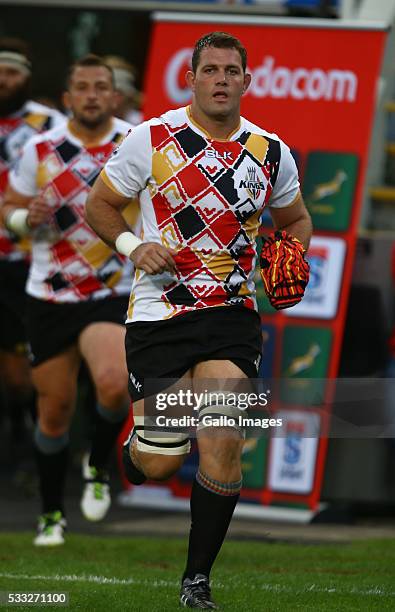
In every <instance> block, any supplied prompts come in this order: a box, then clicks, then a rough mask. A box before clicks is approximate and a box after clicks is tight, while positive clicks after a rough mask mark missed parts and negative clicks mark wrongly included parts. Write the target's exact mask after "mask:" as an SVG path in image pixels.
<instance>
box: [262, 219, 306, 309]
mask: <svg viewBox="0 0 395 612" xmlns="http://www.w3.org/2000/svg"><path fill="white" fill-rule="evenodd" d="M304 252H305V250H304V247H303V245H302V243H301V242H300V241H299V240H298V239H297V238H294V237H293V236H290V234H287V232H285V231H284V230H282V231H276V232H273V233H271V234H270V235H269V236H268V237H266V238H264V240H263V246H262V251H261V255H260V265H261V276H262V280H263V284H264V287H265V291H266V295H267V296H268V298H269V301H270V303H271V305H272V306H273V307H274V308H276V309H277V310H280V309H282V308H290V307H291V306H295V304H297V303H298V302H300V300H301V299H302V297H303V295H304V290H305V288H306V285H307V283H308V282H309V275H310V267H309V264H308V263H307V261H306V260H305V259H304Z"/></svg>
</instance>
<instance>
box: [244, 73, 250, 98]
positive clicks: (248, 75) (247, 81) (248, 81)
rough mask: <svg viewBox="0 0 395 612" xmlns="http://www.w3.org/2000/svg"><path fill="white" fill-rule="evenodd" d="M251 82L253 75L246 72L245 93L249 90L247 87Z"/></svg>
mask: <svg viewBox="0 0 395 612" xmlns="http://www.w3.org/2000/svg"><path fill="white" fill-rule="evenodd" d="M250 83H251V75H250V74H249V73H248V72H246V73H245V75H244V86H243V93H245V92H246V91H247V89H248V88H249V86H250Z"/></svg>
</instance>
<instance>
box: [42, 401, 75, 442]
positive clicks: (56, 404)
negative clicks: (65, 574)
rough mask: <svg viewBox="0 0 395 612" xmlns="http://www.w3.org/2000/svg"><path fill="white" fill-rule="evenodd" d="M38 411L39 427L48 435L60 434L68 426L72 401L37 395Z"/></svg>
mask: <svg viewBox="0 0 395 612" xmlns="http://www.w3.org/2000/svg"><path fill="white" fill-rule="evenodd" d="M38 413H39V423H40V429H41V430H42V431H43V432H44V433H45V434H47V435H49V436H60V435H63V434H64V433H65V432H66V431H67V430H68V429H69V427H70V423H71V417H72V413H73V409H72V403H71V402H69V401H67V400H64V401H61V400H59V399H51V398H48V397H46V396H39V401H38Z"/></svg>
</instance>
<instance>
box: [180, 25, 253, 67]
mask: <svg viewBox="0 0 395 612" xmlns="http://www.w3.org/2000/svg"><path fill="white" fill-rule="evenodd" d="M207 47H215V48H217V49H236V51H238V52H239V55H240V59H241V65H242V66H243V72H245V71H246V68H247V51H246V49H245V47H244V46H243V45H242V44H241V42H240V41H239V39H238V38H236V37H235V36H232V35H231V34H228V33H227V32H210V33H209V34H205V35H204V36H202V37H201V38H199V40H198V41H196V43H195V47H194V49H193V54H192V70H193V72H196V70H197V67H198V65H199V60H200V54H201V52H202V51H203V49H207Z"/></svg>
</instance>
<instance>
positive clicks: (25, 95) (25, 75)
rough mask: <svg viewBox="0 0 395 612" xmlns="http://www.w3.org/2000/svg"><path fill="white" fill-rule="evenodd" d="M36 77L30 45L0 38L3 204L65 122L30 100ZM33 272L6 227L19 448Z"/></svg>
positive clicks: (3, 310)
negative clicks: (19, 172) (16, 176)
mask: <svg viewBox="0 0 395 612" xmlns="http://www.w3.org/2000/svg"><path fill="white" fill-rule="evenodd" d="M31 76H32V66H31V62H30V59H29V53H28V49H27V45H26V44H25V43H24V42H23V41H22V40H19V39H14V38H0V203H1V201H2V199H3V194H4V190H5V188H6V185H7V181H8V172H9V170H10V168H12V166H13V165H14V163H15V162H16V159H17V157H18V155H19V153H20V152H21V149H22V146H23V145H24V144H25V142H26V141H27V140H28V139H29V138H31V137H32V136H34V135H35V134H37V133H38V132H42V131H44V130H48V129H50V128H52V127H54V126H55V125H58V124H60V123H63V122H64V121H65V118H64V117H63V115H61V114H60V113H59V112H57V111H56V110H53V109H50V108H48V107H46V106H43V105H42V104H37V103H36V102H32V101H31V100H29V95H30V88H31ZM28 269H29V242H28V241H26V240H21V239H20V238H19V237H18V236H16V234H15V233H13V232H9V231H7V230H6V229H5V228H4V227H0V285H1V289H0V379H1V381H2V383H3V385H4V387H5V391H6V401H7V404H8V414H9V418H10V422H11V441H12V442H13V444H14V447H15V444H17V445H19V446H21V445H22V444H23V442H24V433H25V431H24V429H25V428H24V417H25V414H26V408H27V407H28V406H29V403H32V402H33V401H34V399H33V389H32V383H31V379H30V369H29V362H28V359H27V348H26V331H25V323H24V315H25V284H26V279H27V273H28ZM14 452H15V450H14ZM14 462H15V457H14ZM14 464H15V463H14Z"/></svg>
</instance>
